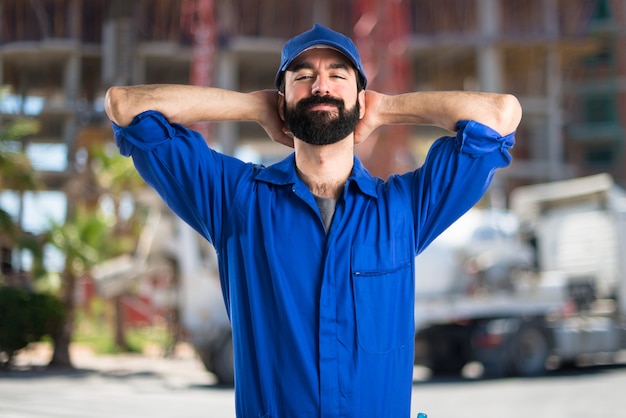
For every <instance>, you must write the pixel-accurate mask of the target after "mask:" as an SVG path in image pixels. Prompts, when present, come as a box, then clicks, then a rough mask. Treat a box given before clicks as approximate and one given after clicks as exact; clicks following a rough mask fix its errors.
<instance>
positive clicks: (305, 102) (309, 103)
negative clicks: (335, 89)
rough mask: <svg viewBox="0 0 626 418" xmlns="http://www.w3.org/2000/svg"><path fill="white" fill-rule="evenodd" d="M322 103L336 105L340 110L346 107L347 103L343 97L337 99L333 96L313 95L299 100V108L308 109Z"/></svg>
mask: <svg viewBox="0 0 626 418" xmlns="http://www.w3.org/2000/svg"><path fill="white" fill-rule="evenodd" d="M320 104H326V105H331V106H336V107H337V109H339V110H343V109H344V107H345V104H344V102H343V100H341V99H337V98H335V97H331V96H311V97H307V98H305V99H302V100H300V101H299V102H298V104H297V108H298V109H300V110H307V109H309V108H311V107H313V106H317V105H320Z"/></svg>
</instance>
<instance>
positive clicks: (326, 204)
mask: <svg viewBox="0 0 626 418" xmlns="http://www.w3.org/2000/svg"><path fill="white" fill-rule="evenodd" d="M313 196H314V197H315V202H317V207H318V208H319V210H320V213H321V214H322V219H323V220H324V227H325V228H326V232H327V233H328V230H329V229H330V224H331V223H332V222H333V216H334V215H335V206H336V205H337V199H333V198H330V197H319V196H315V195H313Z"/></svg>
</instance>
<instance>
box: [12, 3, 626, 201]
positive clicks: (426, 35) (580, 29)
mask: <svg viewBox="0 0 626 418" xmlns="http://www.w3.org/2000/svg"><path fill="white" fill-rule="evenodd" d="M316 22H318V23H322V24H325V25H327V26H329V27H331V28H333V29H335V30H337V31H340V32H343V33H345V34H347V35H349V36H351V37H352V38H353V39H354V40H355V42H356V43H357V45H358V46H359V49H360V51H361V53H362V57H363V60H364V64H365V67H366V71H367V73H368V77H369V78H370V80H371V82H370V84H369V86H370V87H371V88H372V89H377V90H380V91H383V92H388V93H396V92H401V91H409V90H480V91H492V92H507V93H512V94H515V95H516V96H517V97H518V98H519V99H520V101H521V103H522V106H523V108H524V118H523V121H522V124H521V126H520V128H519V131H518V134H517V141H518V142H517V145H516V147H515V149H514V150H513V153H514V157H515V158H514V163H513V165H512V166H511V167H509V168H508V169H506V170H504V171H502V172H501V173H499V177H498V178H497V182H496V186H497V187H498V188H499V190H500V191H503V192H504V193H500V196H506V192H507V191H508V190H510V189H511V188H512V187H514V186H517V185H520V184H527V183H534V182H540V181H546V180H557V179H563V178H569V177H574V176H580V175H586V174H591V173H596V172H608V173H610V174H611V175H612V176H613V177H614V178H615V179H617V181H618V182H620V183H622V184H626V164H624V159H625V157H624V151H623V148H624V146H623V144H624V128H625V127H626V3H625V2H624V1H619V0H397V1H393V2H389V1H383V0H334V1H331V0H319V1H315V2H295V1H288V0H264V1H262V2H261V1H257V0H135V1H128V0H3V1H2V2H1V3H0V83H1V84H2V85H6V86H9V87H10V94H6V95H5V96H4V97H3V98H2V101H1V104H2V105H1V106H0V118H1V120H3V121H10V120H12V119H14V118H35V119H37V120H38V121H39V122H40V130H39V132H38V134H36V135H33V136H29V137H27V138H25V139H24V140H23V142H22V144H21V147H23V150H24V151H26V152H27V153H28V154H29V155H31V156H33V157H34V158H33V161H34V163H35V166H36V168H38V169H39V170H41V171H42V173H43V174H44V175H45V179H46V187H47V188H49V189H51V190H65V188H66V187H67V183H68V180H69V179H71V178H72V177H73V176H74V175H75V173H76V172H77V170H80V169H81V161H84V158H83V157H81V155H84V152H85V148H86V147H87V146H88V144H90V143H93V142H94V141H111V138H112V131H111V128H110V124H109V122H108V120H107V119H106V116H105V114H104V111H103V97H104V93H105V91H106V89H107V87H109V86H111V85H120V84H142V83H185V84H188V83H192V84H200V85H213V86H217V87H222V88H227V89H234V90H241V91H251V90H256V89H263V88H272V87H273V80H274V75H275V71H276V68H277V66H278V63H279V59H280V50H281V47H282V44H283V43H284V41H285V40H286V39H288V38H290V37H291V36H293V35H295V34H297V33H299V32H302V31H304V30H307V29H309V28H310V27H311V26H312V25H313V23H316ZM201 128H202V129H205V134H206V136H207V140H208V141H210V142H211V143H213V144H214V145H215V146H216V147H219V148H220V149H221V150H223V151H224V152H227V153H231V154H235V153H237V152H238V150H240V149H242V148H244V147H245V148H246V149H250V150H254V152H255V153H256V154H255V155H257V156H258V158H260V159H263V161H268V160H270V159H271V158H273V156H275V155H276V154H277V153H281V152H286V151H287V150H282V149H281V148H280V146H278V145H276V144H272V143H271V142H270V141H269V140H268V139H267V138H266V137H265V135H264V133H263V131H262V129H260V128H259V127H257V126H256V125H254V124H251V123H223V124H218V125H216V126H212V127H208V128H207V127H201ZM440 134H441V132H438V131H437V130H435V129H434V128H432V127H410V128H407V127H404V128H397V127H396V128H394V129H393V130H392V129H391V128H390V129H389V130H381V132H379V133H378V135H377V138H373V139H372V140H371V141H366V143H365V144H363V145H362V149H359V150H358V152H359V153H360V156H361V158H362V159H363V160H364V162H365V163H366V165H367V166H368V167H369V168H370V170H371V171H372V172H373V173H374V174H376V175H378V176H381V177H385V176H387V175H388V174H389V173H391V172H400V171H406V170H408V169H413V168H415V167H417V166H418V165H419V164H420V162H421V161H422V159H423V156H424V153H425V150H426V149H427V148H428V146H429V145H430V143H431V141H432V140H433V139H434V138H435V137H437V136H438V135H440ZM382 137H385V140H384V141H378V140H377V139H378V138H382ZM41 155H45V156H46V157H45V158H42V157H41ZM52 155H57V157H58V158H56V159H54V161H52V160H53V159H52V158H51V156H52ZM373 155H376V156H377V158H373V157H372V156H373ZM37 156H38V157H37ZM500 204H502V200H500Z"/></svg>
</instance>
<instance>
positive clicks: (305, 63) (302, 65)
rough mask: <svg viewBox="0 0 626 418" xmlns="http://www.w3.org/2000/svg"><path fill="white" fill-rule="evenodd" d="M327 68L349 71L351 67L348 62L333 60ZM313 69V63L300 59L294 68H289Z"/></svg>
mask: <svg viewBox="0 0 626 418" xmlns="http://www.w3.org/2000/svg"><path fill="white" fill-rule="evenodd" d="M327 68H329V69H331V70H346V71H349V70H350V68H351V67H350V66H349V65H348V64H344V63H340V62H333V63H331V64H330V65H328V66H327ZM312 69H313V64H311V63H310V62H308V61H300V62H296V63H295V64H293V66H292V68H291V69H289V71H292V72H296V71H300V70H312Z"/></svg>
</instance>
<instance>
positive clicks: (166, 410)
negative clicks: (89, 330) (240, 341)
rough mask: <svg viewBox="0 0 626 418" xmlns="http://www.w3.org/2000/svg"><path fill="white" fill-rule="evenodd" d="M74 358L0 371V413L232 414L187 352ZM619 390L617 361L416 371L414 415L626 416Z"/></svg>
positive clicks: (64, 417)
mask: <svg viewBox="0 0 626 418" xmlns="http://www.w3.org/2000/svg"><path fill="white" fill-rule="evenodd" d="M73 357H76V359H75V360H74V363H75V366H76V368H75V369H74V370H65V371H62V370H56V371H55V370H49V369H46V368H45V367H43V365H42V364H39V363H41V361H39V363H38V362H37V360H36V359H35V360H34V359H32V358H31V359H30V360H27V361H26V363H25V362H24V360H22V362H21V363H18V367H16V368H14V369H12V370H8V371H0V417H2V418H35V417H36V418H105V417H106V418H111V417H116V418H117V417H150V418H166V417H167V418H171V417H186V418H194V417H202V418H233V417H234V401H233V397H234V395H233V391H232V389H230V388H224V387H220V386H217V385H215V380H214V378H213V376H212V375H210V374H209V373H207V372H205V371H204V369H203V367H202V365H201V364H200V362H199V361H198V360H197V359H196V358H195V356H193V355H192V354H189V352H187V354H185V355H178V356H174V357H173V358H167V359H165V358H161V357H157V356H145V355H142V356H137V355H118V356H93V355H82V356H73ZM624 388H626V363H623V362H622V363H620V364H617V365H605V366H593V367H585V368H580V369H571V370H566V371H556V372H551V373H549V374H548V375H547V376H544V377H540V378H527V379H520V378H509V379H493V380H489V379H481V378H473V379H471V378H446V379H444V378H434V379H430V378H428V376H427V373H425V371H424V370H420V369H418V370H417V371H416V381H415V383H414V386H413V413H412V416H413V417H414V416H416V415H417V411H418V410H421V411H424V412H426V413H428V416H429V418H453V417H458V418H467V417H476V418H478V417H480V418H496V417H497V418H530V417H532V418H538V417H546V418H547V417H549V418H566V417H567V418H577V417H580V418H583V417H584V418H596V417H597V418H626V408H624V403H625V401H626V398H625V397H624V395H623V394H624ZM295 418H297V417H295Z"/></svg>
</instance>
